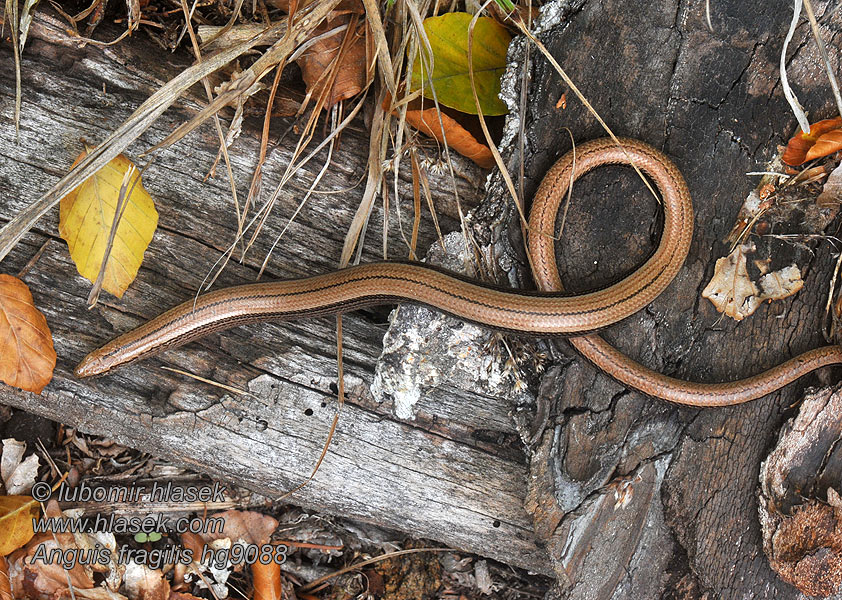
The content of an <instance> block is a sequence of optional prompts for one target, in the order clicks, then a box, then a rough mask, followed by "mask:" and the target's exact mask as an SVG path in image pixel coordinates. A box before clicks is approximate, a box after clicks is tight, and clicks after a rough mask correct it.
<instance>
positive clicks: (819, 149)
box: [807, 129, 842, 160]
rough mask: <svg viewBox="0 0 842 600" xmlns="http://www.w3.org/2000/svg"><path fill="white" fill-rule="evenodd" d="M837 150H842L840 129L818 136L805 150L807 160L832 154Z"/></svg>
mask: <svg viewBox="0 0 842 600" xmlns="http://www.w3.org/2000/svg"><path fill="white" fill-rule="evenodd" d="M837 150H842V129H834V130H833V131H828V132H827V133H825V134H824V135H822V136H820V137H819V139H817V140H816V143H815V144H814V145H813V147H812V148H810V150H809V151H808V152H807V160H813V159H814V158H821V157H822V156H827V155H828V154H833V153H834V152H836V151H837Z"/></svg>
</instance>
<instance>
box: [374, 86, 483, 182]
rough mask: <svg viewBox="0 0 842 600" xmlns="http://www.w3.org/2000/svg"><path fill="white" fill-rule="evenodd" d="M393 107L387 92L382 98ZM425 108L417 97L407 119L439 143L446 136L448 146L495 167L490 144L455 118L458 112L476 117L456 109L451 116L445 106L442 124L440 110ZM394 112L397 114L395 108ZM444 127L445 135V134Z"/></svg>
mask: <svg viewBox="0 0 842 600" xmlns="http://www.w3.org/2000/svg"><path fill="white" fill-rule="evenodd" d="M428 106H429V104H428ZM391 107H392V97H391V95H390V94H386V99H385V100H383V110H390V109H391ZM422 107H423V103H422V102H421V100H420V99H418V98H416V99H415V100H413V101H412V102H410V103H409V104H408V105H407V108H406V122H407V123H409V124H410V125H412V126H413V127H415V129H417V130H418V131H420V132H422V133H425V134H427V135H429V136H431V137H434V138H436V139H437V140H438V141H440V142H444V139H445V137H446V138H447V145H448V146H450V147H451V148H453V149H454V150H456V152H458V153H459V154H461V155H462V156H464V157H466V158H470V159H471V160H472V161H474V162H475V163H477V164H478V165H479V166H481V167H482V168H483V169H490V168H492V167H493V166H494V155H493V154H491V150H490V149H489V148H488V146H486V145H485V144H482V143H480V142H478V141H477V139H476V138H475V137H474V136H473V135H472V134H471V132H470V131H468V130H467V129H465V127H463V126H462V124H461V123H459V121H457V120H456V118H454V117H455V116H456V115H458V116H459V118H463V119H469V118H473V117H470V116H468V115H463V114H461V113H458V112H456V111H453V116H451V115H450V114H449V112H450V109H448V108H447V107H445V106H443V107H442V111H441V125H439V117H438V114H439V113H438V111H437V110H436V108H435V107H432V108H423V109H422ZM392 112H393V113H395V111H392ZM395 114H396V113H395ZM442 126H444V135H442Z"/></svg>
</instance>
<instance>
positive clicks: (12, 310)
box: [0, 275, 56, 394]
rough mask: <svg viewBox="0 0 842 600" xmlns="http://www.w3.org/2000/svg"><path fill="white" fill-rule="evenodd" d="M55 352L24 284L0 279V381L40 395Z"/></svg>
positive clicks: (10, 279)
mask: <svg viewBox="0 0 842 600" xmlns="http://www.w3.org/2000/svg"><path fill="white" fill-rule="evenodd" d="M55 366H56V351H55V350H54V349H53V338H52V336H51V335H50V328H49V326H48V325H47V319H46V318H45V317H44V315H43V313H41V311H39V310H38V309H37V308H35V304H34V302H33V300H32V294H31V293H30V292H29V288H28V287H26V284H25V283H24V282H22V281H21V280H20V279H17V278H16V277H12V276H11V275H0V381H3V382H5V383H8V384H9V385H11V386H14V387H17V388H20V389H22V390H26V391H29V392H35V393H36V394H40V393H41V390H43V389H44V386H45V385H47V384H48V383H49V382H50V379H52V378H53V369H54V368H55Z"/></svg>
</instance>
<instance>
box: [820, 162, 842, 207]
mask: <svg viewBox="0 0 842 600" xmlns="http://www.w3.org/2000/svg"><path fill="white" fill-rule="evenodd" d="M840 203H842V164H840V165H839V166H837V167H836V168H835V169H833V171H832V172H831V173H830V175H829V176H828V178H827V181H825V182H824V187H823V188H822V193H821V194H819V197H818V198H816V204H818V205H819V206H820V207H822V208H836V207H838V206H839V204H840Z"/></svg>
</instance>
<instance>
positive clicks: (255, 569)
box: [251, 561, 284, 600]
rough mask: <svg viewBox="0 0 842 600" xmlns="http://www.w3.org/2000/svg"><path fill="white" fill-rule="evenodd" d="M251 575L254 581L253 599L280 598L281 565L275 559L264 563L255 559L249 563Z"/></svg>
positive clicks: (281, 592)
mask: <svg viewBox="0 0 842 600" xmlns="http://www.w3.org/2000/svg"><path fill="white" fill-rule="evenodd" d="M251 575H252V580H253V581H254V600H282V598H283V597H284V596H283V590H282V587H283V580H282V579H281V565H279V564H278V563H276V562H275V561H270V562H269V564H265V565H264V564H263V563H261V562H260V561H257V562H255V563H254V564H252V565H251Z"/></svg>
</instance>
